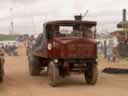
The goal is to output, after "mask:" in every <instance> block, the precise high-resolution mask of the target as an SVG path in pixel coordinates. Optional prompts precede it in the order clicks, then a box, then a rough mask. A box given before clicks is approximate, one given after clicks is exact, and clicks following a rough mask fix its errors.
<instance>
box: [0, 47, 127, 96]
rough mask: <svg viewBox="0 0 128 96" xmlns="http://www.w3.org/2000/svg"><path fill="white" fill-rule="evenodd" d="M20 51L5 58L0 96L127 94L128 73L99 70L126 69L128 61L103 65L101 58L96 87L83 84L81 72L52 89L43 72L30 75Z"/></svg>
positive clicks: (24, 57) (121, 95) (21, 50)
mask: <svg viewBox="0 0 128 96" xmlns="http://www.w3.org/2000/svg"><path fill="white" fill-rule="evenodd" d="M19 52H20V56H18V57H6V64H5V70H6V74H5V80H4V82H3V83H2V84H0V96H128V74H127V75H110V74H105V73H102V72H101V69H103V68H104V67H106V66H114V67H124V68H128V62H123V61H120V62H117V63H114V64H111V63H108V64H106V63H105V62H104V61H103V60H102V59H100V60H99V61H100V64H99V70H100V72H99V80H98V82H97V84H96V85H95V86H88V85H86V83H85V81H84V78H83V75H81V76H71V77H70V78H66V79H65V80H64V81H63V82H62V85H61V86H59V87H57V88H52V87H50V86H49V85H48V80H47V74H46V73H45V72H44V73H42V74H41V76H39V77H31V76H30V75H29V73H28V62H27V57H26V56H24V48H23V47H22V49H20V51H19ZM126 63H127V64H126Z"/></svg>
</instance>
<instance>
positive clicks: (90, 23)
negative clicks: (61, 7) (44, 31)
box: [44, 20, 97, 26]
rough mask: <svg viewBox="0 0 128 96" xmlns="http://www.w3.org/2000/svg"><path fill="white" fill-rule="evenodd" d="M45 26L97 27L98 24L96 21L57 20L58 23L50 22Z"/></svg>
mask: <svg viewBox="0 0 128 96" xmlns="http://www.w3.org/2000/svg"><path fill="white" fill-rule="evenodd" d="M44 24H45V25H67V26H71V25H76V24H81V25H87V26H95V25H96V24H97V23H96V22H95V21H81V20H57V21H50V22H46V23H44Z"/></svg>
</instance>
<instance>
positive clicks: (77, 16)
mask: <svg viewBox="0 0 128 96" xmlns="http://www.w3.org/2000/svg"><path fill="white" fill-rule="evenodd" d="M74 18H75V20H82V15H81V14H80V15H76V16H74Z"/></svg>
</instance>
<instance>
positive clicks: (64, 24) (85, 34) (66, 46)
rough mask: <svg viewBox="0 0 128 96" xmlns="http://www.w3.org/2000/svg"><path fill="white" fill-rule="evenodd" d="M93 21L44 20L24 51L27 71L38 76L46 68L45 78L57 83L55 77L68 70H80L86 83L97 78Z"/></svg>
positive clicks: (94, 25) (69, 72)
mask: <svg viewBox="0 0 128 96" xmlns="http://www.w3.org/2000/svg"><path fill="white" fill-rule="evenodd" d="M95 38H96V22H94V21H82V20H60V21H51V22H46V23H45V24H44V25H43V33H42V34H40V35H39V36H38V38H37V39H36V41H35V44H33V45H32V47H31V49H30V50H31V51H30V53H29V54H28V60H29V72H30V74H31V75H32V76H37V75H40V72H41V70H42V69H44V67H48V80H49V84H50V85H51V86H57V85H58V82H59V79H60V78H64V77H65V76H68V75H70V74H71V73H72V72H77V73H84V77H85V80H86V82H87V84H91V85H94V84H95V83H96V81H97V77H98V76H97V75H98V70H97V61H96V58H97V43H96V40H95Z"/></svg>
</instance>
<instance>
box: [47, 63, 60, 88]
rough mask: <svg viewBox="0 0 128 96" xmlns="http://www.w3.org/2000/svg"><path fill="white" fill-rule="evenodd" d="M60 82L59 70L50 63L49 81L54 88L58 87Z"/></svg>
mask: <svg viewBox="0 0 128 96" xmlns="http://www.w3.org/2000/svg"><path fill="white" fill-rule="evenodd" d="M58 80H59V68H58V67H57V65H56V64H55V63H54V62H50V64H49V65H48V81H49V85H50V86H52V87H55V86H57V84H58Z"/></svg>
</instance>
